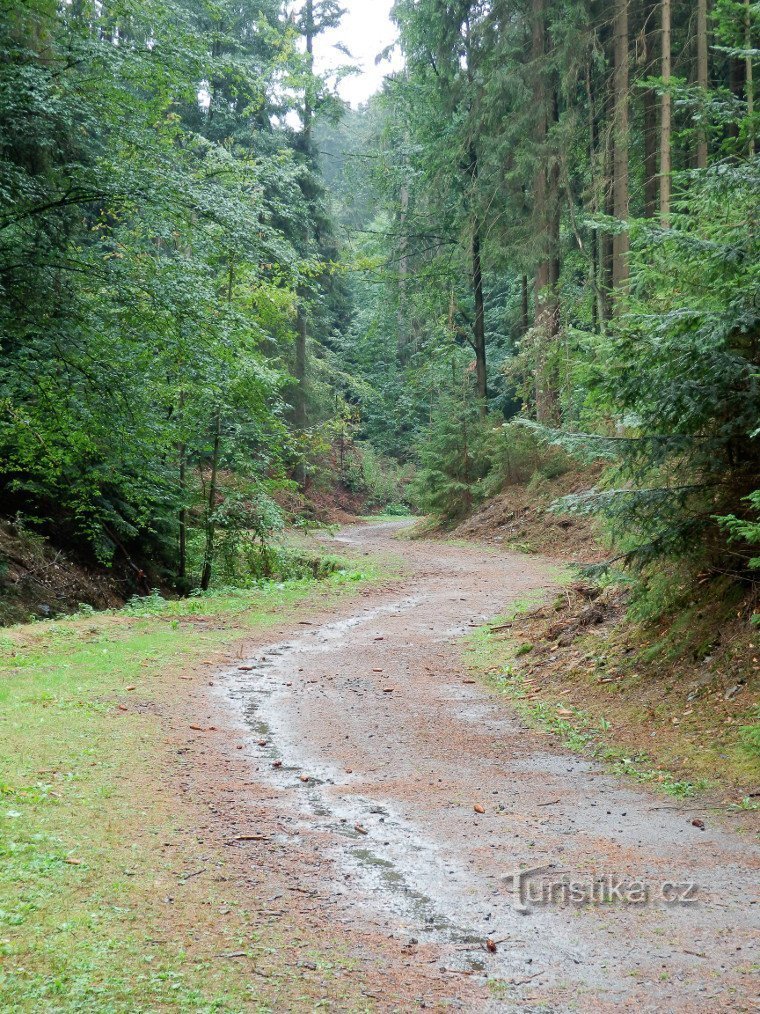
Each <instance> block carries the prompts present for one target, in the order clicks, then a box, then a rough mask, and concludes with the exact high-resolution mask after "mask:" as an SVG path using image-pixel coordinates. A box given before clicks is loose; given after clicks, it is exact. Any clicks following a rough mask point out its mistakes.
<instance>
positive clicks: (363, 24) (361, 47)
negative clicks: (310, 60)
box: [314, 0, 401, 106]
mask: <svg viewBox="0 0 760 1014" xmlns="http://www.w3.org/2000/svg"><path fill="white" fill-rule="evenodd" d="M341 6H342V7H345V8H346V15H345V17H344V18H343V22H342V24H341V26H340V28H338V29H337V30H336V31H333V32H326V33H325V34H324V35H320V36H319V38H318V39H317V40H316V42H315V54H314V56H315V64H316V68H317V70H318V71H324V70H327V69H329V68H331V67H338V66H342V65H344V64H347V63H355V64H357V65H358V66H359V68H360V70H361V74H357V75H355V76H352V77H348V78H346V79H345V80H344V81H342V82H341V85H340V89H339V91H340V94H341V97H342V98H344V99H345V100H346V101H347V102H350V103H351V105H352V106H358V105H359V104H360V103H362V102H366V101H367V99H368V98H369V97H370V95H374V93H375V92H377V91H379V90H380V88H381V87H382V83H383V78H384V77H385V75H386V74H390V73H391V71H393V70H397V69H399V67H400V65H401V58H400V56H399V54H398V53H395V54H394V56H393V58H392V60H391V61H390V62H389V61H387V60H386V61H384V62H383V63H381V64H380V65H379V66H376V65H375V57H376V56H377V55H378V53H380V52H382V50H384V49H385V48H386V46H389V45H390V44H391V43H392V42H395V40H396V27H395V25H393V24H392V22H391V19H390V11H391V7H392V6H393V0H342V3H341ZM335 43H342V44H343V45H344V46H345V47H346V48H347V49H348V50H349V52H350V53H351V55H352V56H353V57H354V59H353V61H349V60H348V59H347V58H346V57H345V56H344V54H343V53H341V52H340V51H339V50H336V49H334V48H333V47H334V45H335Z"/></svg>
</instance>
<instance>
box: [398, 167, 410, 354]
mask: <svg viewBox="0 0 760 1014" xmlns="http://www.w3.org/2000/svg"><path fill="white" fill-rule="evenodd" d="M400 196H401V200H400V203H401V210H400V214H399V233H400V236H399V265H398V321H397V330H398V333H397V335H396V343H397V344H396V348H397V352H398V359H399V362H401V363H403V362H404V360H405V358H406V350H407V346H408V345H409V328H408V323H407V316H408V309H407V296H408V293H407V282H408V278H409V237H408V236H407V234H406V223H407V218H408V216H409V184H408V183H406V182H404V183H403V184H402V186H401V195H400Z"/></svg>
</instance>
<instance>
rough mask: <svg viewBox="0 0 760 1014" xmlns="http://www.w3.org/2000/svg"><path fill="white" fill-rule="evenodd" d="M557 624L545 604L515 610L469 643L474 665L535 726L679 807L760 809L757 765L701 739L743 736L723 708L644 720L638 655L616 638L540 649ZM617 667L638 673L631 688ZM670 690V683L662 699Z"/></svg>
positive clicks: (594, 637) (538, 599)
mask: <svg viewBox="0 0 760 1014" xmlns="http://www.w3.org/2000/svg"><path fill="white" fill-rule="evenodd" d="M558 604H559V605H560V606H562V605H563V603H562V602H561V601H560V602H559V603H558ZM536 615H538V616H539V617H540V619H538V620H536V619H535V617H536ZM552 615H553V614H552V606H551V604H550V603H549V602H548V601H547V600H546V599H545V597H544V596H542V595H539V596H534V597H533V598H531V599H528V600H524V601H522V602H519V603H517V604H515V606H514V607H513V608H512V610H511V611H510V613H509V614H508V615H505V616H504V617H502V618H500V619H498V620H496V621H494V622H493V623H492V624H489V625H488V626H485V627H481V628H479V629H478V630H477V631H476V632H474V633H473V634H472V635H471V636H470V637H469V638H468V642H467V647H466V658H467V662H468V665H469V666H470V668H471V669H472V670H473V671H474V672H475V673H477V674H479V675H480V676H481V677H482V678H483V679H485V681H486V682H487V683H488V685H489V686H490V687H491V688H492V689H493V690H494V691H496V692H498V693H502V694H505V695H507V696H508V697H509V698H510V700H511V702H512V704H513V706H514V707H515V709H516V710H517V711H518V713H519V714H520V715H521V717H522V718H523V719H524V720H525V721H526V722H527V723H528V724H530V725H532V726H534V727H536V728H540V729H543V730H546V731H548V732H551V733H552V734H554V735H556V736H557V737H558V739H560V740H561V742H562V743H563V744H564V745H566V746H567V747H568V748H570V749H571V750H574V751H577V752H581V753H584V754H586V755H589V756H593V757H595V758H597V759H599V760H601V761H603V762H604V763H605V764H606V765H607V766H608V767H609V768H610V769H611V770H612V771H613V772H614V773H617V774H624V775H627V776H629V777H631V778H633V779H634V780H636V781H638V782H640V783H645V784H649V785H652V786H653V787H655V788H657V789H659V790H661V791H664V792H665V793H667V794H669V795H671V796H674V797H676V798H686V797H690V796H694V795H698V794H700V793H702V792H704V791H705V790H707V789H712V790H715V791H718V792H720V793H721V795H722V797H723V801H724V802H725V803H726V804H727V806H729V807H730V808H732V809H734V810H736V811H738V810H744V811H747V810H755V809H757V808H758V807H757V802H756V798H755V797H753V796H751V795H750V794H748V792H747V786H748V785H750V784H751V781H750V779H749V778H748V775H750V774H751V771H752V770H754V771H755V773H756V772H757V768H756V766H755V767H754V768H753V767H752V764H751V763H750V762H749V761H748V758H747V756H746V754H745V753H743V752H742V750H741V749H740V746H736V745H734V746H726V745H725V742H724V741H723V740H722V739H721V740H720V742H718V741H717V739H716V738H715V736H713V737H712V739H711V738H710V736H709V734H708V735H707V736H704V735H700V734H699V731H701V730H703V729H704V728H705V727H706V726H707V724H708V721H709V720H711V721H712V724H713V725H717V724H718V723H721V727H722V728H723V729H726V728H735V724H734V725H731V726H726V725H724V724H722V723H724V722H725V719H724V718H723V715H722V713H721V712H716V711H715V705H714V703H712V702H711V701H710V700H704V701H702V702H701V707H702V712H700V714H697V709H698V705H697V704H695V703H694V702H691V703H690V704H689V706H688V708H687V711H688V714H687V715H686V718H685V719H684V718H683V717H679V718H676V719H675V721H674V720H673V718H671V717H663V716H659V715H657V714H655V713H652V714H649V713H646V714H645V713H643V709H642V703H641V699H640V697H639V696H638V695H637V690H638V686H639V676H638V674H636V673H635V671H634V670H635V668H636V667H635V659H634V658H632V657H631V655H630V652H629V653H625V652H623V651H621V652H620V653H619V657H617V656H616V654H615V652H616V642H615V640H614V637H610V638H609V639H605V640H604V642H601V641H600V637H599V636H598V634H597V633H594V634H592V633H588V634H586V635H585V638H584V637H583V636H581V637H580V638H579V640H578V641H577V642H576V643H575V645H574V646H573V648H572V651H571V650H568V651H564V652H563V651H562V650H561V649H559V648H557V647H556V645H549V644H541V645H539V638H540V637H541V635H542V634H543V633H544V628H545V627H546V625H547V623H549V624H551V616H552ZM602 643H603V645H604V652H605V654H604V657H603V659H602V648H601V647H600V645H601V644H602ZM600 659H602V661H600ZM614 663H617V664H618V665H619V666H621V667H627V668H626V669H625V671H627V670H628V669H630V670H631V671H630V673H629V678H628V685H626V677H625V676H620V675H618V672H617V669H616V668H615V664H614ZM666 687H667V683H666V681H665V679H664V677H663V679H662V684H661V693H664V691H665V688H666ZM673 707H674V705H673V704H671V705H670V710H669V711H668V716H669V715H670V711H672V710H673ZM666 708H667V705H666ZM650 710H651V709H650ZM679 714H680V713H679ZM692 714H694V715H697V718H698V719H700V722H699V724H697V726H696V732H695V730H693V729H692V727H691V725H689V724H687V720H688V719H689V718H691V716H692ZM661 717H663V720H662V721H660V718H661ZM731 721H732V722H733V720H731ZM681 723H683V725H682V724H681ZM692 733H694V734H692ZM669 762H671V763H669ZM672 762H675V763H672ZM716 762H717V763H716Z"/></svg>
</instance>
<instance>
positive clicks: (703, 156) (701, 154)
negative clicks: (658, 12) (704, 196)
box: [697, 0, 710, 169]
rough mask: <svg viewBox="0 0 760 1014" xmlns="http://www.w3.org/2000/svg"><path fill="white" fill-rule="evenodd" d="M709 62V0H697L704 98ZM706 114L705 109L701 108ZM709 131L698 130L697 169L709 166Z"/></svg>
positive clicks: (699, 70)
mask: <svg viewBox="0 0 760 1014" xmlns="http://www.w3.org/2000/svg"><path fill="white" fill-rule="evenodd" d="M709 72H710V71H709V63H708V55H707V0H697V87H698V88H699V89H700V91H701V92H702V97H703V99H705V98H706V96H707V88H708V84H709V80H708V78H709ZM700 115H702V116H704V110H700ZM707 158H708V149H707V131H706V130H705V128H704V127H703V126H700V128H699V130H698V132H697V169H706V168H707Z"/></svg>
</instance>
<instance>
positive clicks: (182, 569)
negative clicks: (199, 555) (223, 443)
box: [177, 391, 187, 581]
mask: <svg viewBox="0 0 760 1014" xmlns="http://www.w3.org/2000/svg"><path fill="white" fill-rule="evenodd" d="M184 407H185V392H184V391H180V395H179V411H180V420H179V421H180V426H182V425H183V424H184ZM177 453H178V457H179V494H180V497H181V498H182V504H181V506H180V509H179V563H178V567H177V577H178V578H179V579H180V581H184V580H185V578H186V577H187V503H186V500H185V497H186V494H187V444H186V443H185V441H184V440H180V442H179V444H178V447H177Z"/></svg>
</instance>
